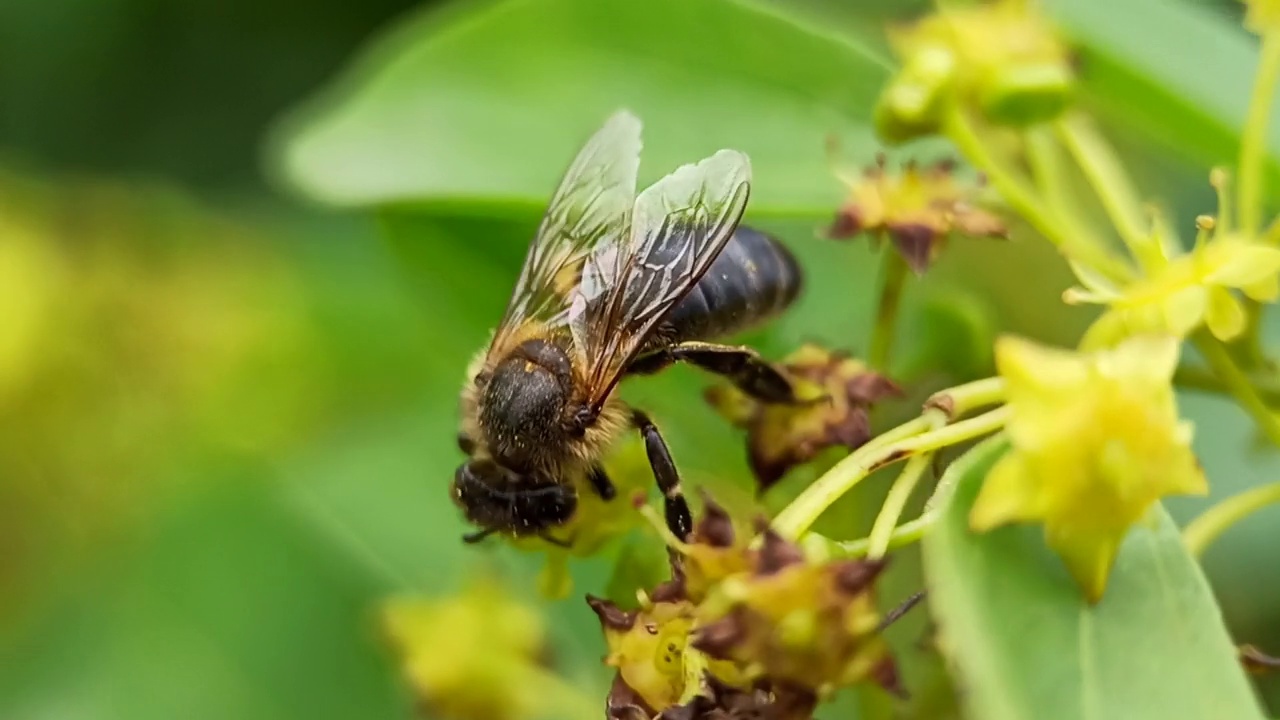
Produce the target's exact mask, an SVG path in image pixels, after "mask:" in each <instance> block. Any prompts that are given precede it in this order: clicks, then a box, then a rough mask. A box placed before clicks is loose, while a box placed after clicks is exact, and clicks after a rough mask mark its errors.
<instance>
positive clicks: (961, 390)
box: [773, 378, 1008, 538]
mask: <svg viewBox="0 0 1280 720" xmlns="http://www.w3.org/2000/svg"><path fill="white" fill-rule="evenodd" d="M1003 393H1004V384H1003V382H1001V381H1000V380H999V378H987V379H984V380H979V381H977V382H974V383H969V384H966V385H962V386H959V387H956V388H953V389H951V390H947V391H943V392H941V393H938V394H936V395H935V396H934V397H933V398H932V399H930V401H929V402H928V403H926V405H925V410H924V412H923V413H922V414H921V416H920V417H918V418H916V419H915V420H911V421H909V422H907V423H904V424H903V425H900V426H898V427H897V428H895V429H894V430H890V431H888V432H886V433H884V434H882V435H880V436H879V437H878V438H876V439H875V440H872V441H871V442H868V443H867V444H866V445H863V446H862V447H860V448H858V449H857V450H855V451H853V452H852V453H850V454H849V455H848V456H846V457H845V458H844V459H843V460H841V461H840V462H838V463H836V465H835V466H834V467H832V468H831V469H830V470H828V471H827V472H826V473H825V474H823V476H822V477H820V478H818V479H817V480H816V481H814V482H813V483H812V484H811V485H809V487H808V488H806V489H805V491H804V492H803V493H801V494H800V496H799V497H797V498H796V499H795V500H794V501H792V503H791V504H790V505H788V506H787V507H786V508H784V509H783V510H782V512H780V513H778V515H777V517H776V518H774V522H773V528H774V530H776V531H777V532H778V533H779V534H781V535H782V536H783V537H786V538H798V537H800V536H801V535H803V534H804V533H805V532H806V531H807V530H808V529H809V527H810V526H812V525H813V523H814V522H815V521H816V520H817V519H818V517H819V516H821V515H822V513H823V512H825V511H826V509H827V508H828V507H831V505H832V504H833V503H834V502H835V501H836V500H838V499H839V498H840V497H841V496H843V495H844V494H845V493H847V492H849V491H850V490H851V489H853V488H854V486H856V485H857V484H858V483H860V482H862V481H863V480H864V479H866V477H867V476H868V475H870V474H871V473H872V472H874V471H875V470H877V469H879V468H881V467H883V466H885V465H887V464H889V463H893V462H897V461H898V460H903V459H907V458H910V457H912V456H914V455H919V454H924V453H930V452H933V451H936V450H939V449H941V448H944V447H949V446H951V445H957V444H960V443H963V442H966V441H969V440H973V439H976V438H979V437H982V436H983V435H988V434H990V433H993V432H995V431H997V430H999V429H1000V428H1001V427H1003V426H1004V423H1005V420H1006V419H1007V418H1008V412H1007V411H1006V409H1005V408H997V409H995V410H991V411H988V412H987V413H984V414H982V415H979V416H977V417H973V418H970V419H967V420H961V421H959V422H951V420H952V418H955V417H959V416H961V415H964V414H965V413H967V412H969V411H971V410H972V409H974V408H977V407H982V406H986V405H991V404H994V403H996V402H999V401H1000V399H1001V398H1002V397H1003Z"/></svg>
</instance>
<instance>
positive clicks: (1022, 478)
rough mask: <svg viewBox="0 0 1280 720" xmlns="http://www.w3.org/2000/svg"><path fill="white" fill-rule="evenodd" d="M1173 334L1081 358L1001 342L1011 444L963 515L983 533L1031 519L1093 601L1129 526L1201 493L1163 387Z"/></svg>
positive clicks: (1184, 431)
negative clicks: (1165, 501) (1166, 499)
mask: <svg viewBox="0 0 1280 720" xmlns="http://www.w3.org/2000/svg"><path fill="white" fill-rule="evenodd" d="M1178 345H1179V343H1178V341H1177V339H1175V338H1172V337H1167V336H1163V337H1151V336H1143V337H1137V338H1133V339H1131V340H1128V341H1126V342H1125V343H1123V344H1122V345H1120V346H1119V347H1117V348H1115V349H1113V350H1104V351H1099V352H1095V353H1092V354H1080V353H1073V352H1067V351H1063V350H1056V349H1051V348H1046V347H1041V346H1039V345H1035V344H1033V343H1031V342H1028V341H1026V340H1021V339H1017V338H1012V337H1002V338H1000V339H999V340H998V341H997V343H996V366H997V368H998V370H999V372H1000V375H1001V376H1002V377H1004V378H1005V380H1006V382H1007V383H1008V393H1009V402H1008V407H1009V409H1010V412H1011V415H1010V418H1009V422H1008V425H1007V430H1008V433H1009V438H1010V440H1011V442H1012V445H1013V447H1012V449H1011V451H1010V452H1009V453H1007V454H1006V455H1005V456H1004V457H1003V458H1001V459H1000V461H999V462H998V463H997V464H996V465H995V467H993V468H992V470H991V473H990V474H989V475H988V476H987V479H986V483H985V484H984V485H983V487H982V490H981V492H980V493H979V495H978V499H977V501H976V502H975V503H974V506H973V510H972V512H971V514H970V516H969V522H970V524H971V526H972V527H973V529H974V530H976V531H979V532H985V531H987V530H990V529H992V528H995V527H997V526H1000V525H1004V524H1006V523H1010V522H1040V523H1043V524H1044V529H1045V537H1046V540H1047V541H1048V544H1049V546H1050V547H1051V548H1053V549H1054V551H1056V552H1057V553H1058V555H1059V556H1061V557H1062V559H1063V561H1064V562H1065V563H1066V565H1067V568H1068V569H1069V570H1070V571H1071V574H1072V575H1073V576H1074V577H1075V579H1076V581H1077V582H1078V583H1079V585H1080V587H1081V588H1082V589H1083V590H1084V592H1085V594H1086V596H1087V597H1088V598H1089V600H1090V601H1091V602H1097V601H1098V600H1099V599H1100V598H1101V597H1102V593H1103V591H1104V589H1105V588H1106V583H1107V578H1108V575H1109V574H1110V572H1111V565H1112V563H1113V562H1114V560H1115V556H1116V553H1117V552H1118V551H1119V548H1120V543H1121V541H1122V540H1123V539H1124V536H1125V535H1126V533H1127V532H1128V530H1129V528H1130V527H1131V526H1132V525H1133V524H1134V523H1136V522H1138V521H1139V520H1140V519H1141V518H1142V517H1143V516H1144V515H1145V514H1146V512H1147V510H1148V509H1149V508H1150V507H1151V506H1152V504H1153V503H1155V502H1156V501H1157V500H1158V499H1159V498H1161V497H1163V496H1165V495H1173V494H1193V495H1202V494H1204V493H1206V492H1207V491H1208V486H1207V483H1206V481H1205V477H1204V474H1203V472H1202V471H1201V470H1200V466H1199V464H1198V463H1197V462H1196V459H1195V456H1194V455H1193V454H1192V452H1191V432H1192V431H1191V426H1190V424H1189V423H1187V422H1184V421H1182V420H1180V419H1179V417H1178V411H1177V407H1176V404H1175V401H1174V395H1173V388H1172V386H1171V384H1170V382H1171V379H1172V377H1173V370H1174V367H1175V365H1176V364H1177V360H1178Z"/></svg>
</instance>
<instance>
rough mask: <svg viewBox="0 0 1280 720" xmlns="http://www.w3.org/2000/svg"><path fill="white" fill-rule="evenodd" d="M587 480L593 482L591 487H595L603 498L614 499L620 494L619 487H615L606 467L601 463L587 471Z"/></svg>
mask: <svg viewBox="0 0 1280 720" xmlns="http://www.w3.org/2000/svg"><path fill="white" fill-rule="evenodd" d="M587 480H589V481H590V482H591V487H592V488H594V489H595V491H596V494H597V495H599V496H600V499H601V500H612V499H613V498H614V497H615V496H616V495H617V494H618V488H616V487H614V485H613V481H612V480H610V479H609V475H608V474H607V473H606V472H605V471H604V467H603V466H601V465H599V464H596V465H592V466H591V470H590V471H588V473H587Z"/></svg>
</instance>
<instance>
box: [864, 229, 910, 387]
mask: <svg viewBox="0 0 1280 720" xmlns="http://www.w3.org/2000/svg"><path fill="white" fill-rule="evenodd" d="M881 252H882V253H883V256H882V257H881V261H880V300H879V302H878V303H876V324H875V327H873V328H872V330H871V344H870V347H869V349H868V350H867V362H868V363H870V365H871V367H873V368H875V369H876V370H879V371H881V372H888V371H889V355H890V353H891V352H892V351H893V340H894V335H895V334H896V331H897V329H898V308H899V307H900V305H901V300H902V288H903V286H904V285H905V284H906V279H907V262H906V260H904V259H903V258H902V255H900V254H899V253H898V252H897V251H896V250H894V249H893V248H891V247H885V248H883V249H882V250H881Z"/></svg>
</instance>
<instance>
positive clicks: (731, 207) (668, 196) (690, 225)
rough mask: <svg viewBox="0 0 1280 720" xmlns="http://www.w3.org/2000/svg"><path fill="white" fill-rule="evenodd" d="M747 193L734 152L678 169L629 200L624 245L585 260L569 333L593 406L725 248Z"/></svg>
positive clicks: (744, 172) (745, 175)
mask: <svg viewBox="0 0 1280 720" xmlns="http://www.w3.org/2000/svg"><path fill="white" fill-rule="evenodd" d="M750 188H751V162H750V160H749V159H748V158H747V156H746V155H745V154H743V153H741V152H737V151H735V150H721V151H719V152H717V153H715V154H714V155H711V156H710V157H707V158H705V159H703V160H701V161H699V162H697V163H695V164H691V165H683V166H681V167H680V168H678V169H676V170H675V171H674V172H672V173H671V174H670V175H667V176H666V177H664V178H662V179H661V180H659V181H658V182H656V183H654V184H653V185H652V186H650V187H649V188H647V189H645V191H644V192H642V193H640V196H639V197H638V198H636V201H635V208H634V209H633V210H632V212H631V233H630V236H629V237H628V238H627V240H626V242H623V243H618V244H602V245H600V246H599V247H598V248H597V249H596V250H595V251H594V252H592V254H591V255H590V256H589V257H588V258H587V261H586V266H585V267H584V268H583V271H582V279H581V284H580V285H579V288H578V297H577V298H576V299H575V300H574V304H573V309H572V310H571V313H570V327H571V328H572V330H573V334H574V338H575V340H576V342H577V344H578V346H579V347H580V348H583V349H584V351H585V357H586V361H587V373H586V374H587V383H588V384H587V387H588V388H589V389H590V390H589V392H590V393H591V399H590V401H591V402H592V403H593V404H594V405H595V406H597V407H598V406H599V405H600V404H602V403H603V402H604V399H605V398H606V397H607V396H608V395H609V393H610V392H611V391H612V390H613V387H614V385H615V384H616V383H617V381H618V378H619V377H620V375H621V374H622V371H623V370H624V369H625V368H626V366H627V365H628V364H629V363H630V362H631V360H633V359H634V358H635V355H636V353H637V352H638V351H639V350H640V348H641V346H642V345H643V343H644V341H645V339H646V338H647V337H648V335H649V334H650V333H651V332H652V331H653V329H654V327H655V326H656V325H657V324H658V323H659V322H660V321H661V320H662V318H663V317H664V316H665V315H666V314H667V312H668V311H669V310H671V308H672V307H674V306H675V304H676V303H677V302H679V301H680V299H681V298H683V297H684V296H685V295H686V294H687V293H688V292H689V290H691V289H692V288H693V286H694V285H696V284H697V282H698V280H699V279H701V278H702V276H703V274H704V273H706V271H707V269H708V268H710V267H711V263H712V262H713V261H715V259H716V257H717V256H718V255H719V254H720V251H721V250H723V249H724V246H725V244H726V243H727V242H728V241H729V238H730V237H731V236H732V235H733V231H734V229H735V228H737V226H738V221H739V220H740V219H741V218H742V213H743V211H744V210H746V207H747V197H748V195H749V194H750Z"/></svg>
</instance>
